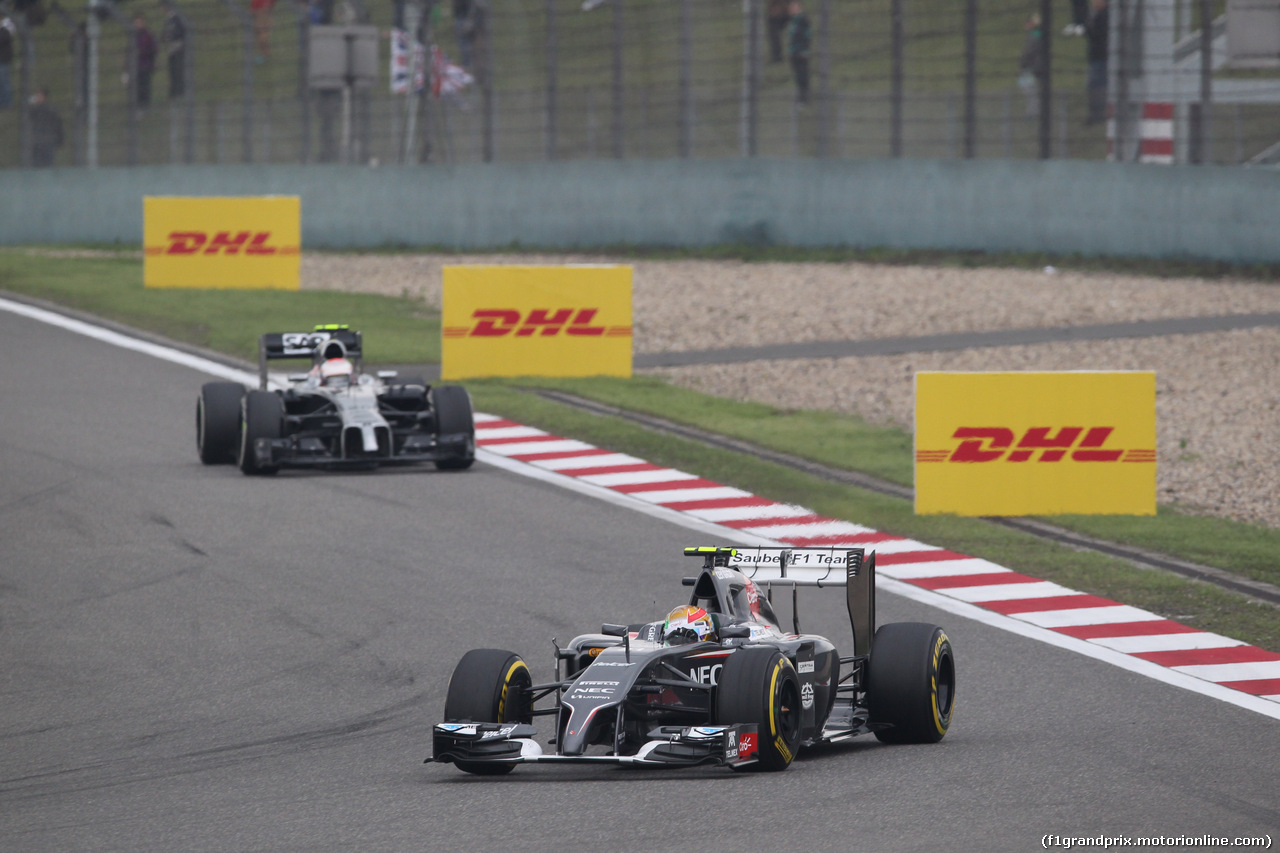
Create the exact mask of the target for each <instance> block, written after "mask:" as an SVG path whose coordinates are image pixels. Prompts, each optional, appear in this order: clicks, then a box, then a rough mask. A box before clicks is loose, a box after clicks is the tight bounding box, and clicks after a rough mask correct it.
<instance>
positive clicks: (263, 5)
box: [249, 0, 276, 65]
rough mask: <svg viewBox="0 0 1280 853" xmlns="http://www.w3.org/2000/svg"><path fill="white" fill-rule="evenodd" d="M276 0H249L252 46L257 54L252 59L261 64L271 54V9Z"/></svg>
mask: <svg viewBox="0 0 1280 853" xmlns="http://www.w3.org/2000/svg"><path fill="white" fill-rule="evenodd" d="M275 5H276V0H249V11H251V12H252V13H253V46H254V50H256V51H257V52H258V55H257V56H255V57H254V58H253V61H254V62H256V63H258V64H259V65H261V64H262V63H264V62H266V61H267V59H268V58H269V57H270V56H271V10H272V8H273V7H274V6H275Z"/></svg>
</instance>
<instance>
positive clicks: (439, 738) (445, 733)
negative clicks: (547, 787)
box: [432, 723, 758, 767]
mask: <svg viewBox="0 0 1280 853" xmlns="http://www.w3.org/2000/svg"><path fill="white" fill-rule="evenodd" d="M756 728H757V727H756V726H754V725H733V726H659V727H657V728H655V729H653V730H652V731H650V732H649V739H648V740H647V741H646V742H645V744H644V745H643V746H641V747H640V750H639V751H638V752H636V754H634V755H586V754H583V755H562V754H559V753H550V754H548V753H545V752H543V750H542V745H541V744H539V743H538V742H537V741H536V740H534V738H535V737H536V736H537V729H535V728H534V727H533V726H531V725H526V724H523V723H507V724H502V723H440V724H439V725H437V726H436V727H435V732H434V736H433V749H432V752H433V753H434V754H433V756H432V760H435V761H443V762H455V761H463V762H493V763H497V764H519V763H535V762H561V763H577V764H587V763H605V764H624V765H626V764H630V765H644V766H650V767H653V766H661V765H669V766H684V767H688V766H692V765H695V764H720V765H727V766H730V767H741V766H746V765H749V764H754V763H755V761H756V757H755V756H756V746H757V743H758V740H757V738H758V733H757V731H756Z"/></svg>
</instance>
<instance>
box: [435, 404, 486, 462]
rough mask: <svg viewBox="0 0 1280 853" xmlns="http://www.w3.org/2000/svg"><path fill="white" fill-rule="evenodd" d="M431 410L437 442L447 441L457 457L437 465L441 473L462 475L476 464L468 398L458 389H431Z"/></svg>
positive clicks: (473, 430) (473, 426) (444, 460)
mask: <svg viewBox="0 0 1280 853" xmlns="http://www.w3.org/2000/svg"><path fill="white" fill-rule="evenodd" d="M431 406H432V408H433V409H434V411H435V420H436V441H437V442H441V443H442V442H443V440H445V439H446V438H447V439H448V441H449V443H450V446H452V447H455V448H456V449H457V453H456V455H454V456H451V457H449V458H447V459H440V460H437V461H436V467H437V468H439V469H440V470H441V471H461V470H463V469H466V468H470V467H471V463H473V462H475V461H476V425H475V418H474V416H473V414H472V409H471V395H470V394H468V393H467V389H466V388H463V387H462V386H461V385H441V386H439V387H437V388H432V389H431Z"/></svg>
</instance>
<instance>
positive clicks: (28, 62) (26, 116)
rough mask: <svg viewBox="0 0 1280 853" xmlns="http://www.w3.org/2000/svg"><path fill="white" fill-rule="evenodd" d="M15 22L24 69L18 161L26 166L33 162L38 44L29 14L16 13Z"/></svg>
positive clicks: (19, 116) (19, 87) (19, 110)
mask: <svg viewBox="0 0 1280 853" xmlns="http://www.w3.org/2000/svg"><path fill="white" fill-rule="evenodd" d="M13 21H14V24H15V25H16V26H17V28H18V49H19V50H20V51H21V52H22V70H21V71H20V72H19V74H18V104H17V106H18V122H19V127H18V139H19V144H20V145H21V146H22V151H21V152H19V157H18V162H19V163H21V164H22V166H23V167H24V168H26V167H30V166H31V165H32V163H31V142H32V130H33V128H32V127H31V77H32V74H31V71H32V69H33V68H34V67H35V63H36V46H35V44H34V43H33V42H32V40H31V27H30V25H29V24H28V23H27V14H26V13H25V12H23V13H22V14H18V15H15V16H14V17H13Z"/></svg>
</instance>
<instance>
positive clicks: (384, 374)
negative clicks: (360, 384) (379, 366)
mask: <svg viewBox="0 0 1280 853" xmlns="http://www.w3.org/2000/svg"><path fill="white" fill-rule="evenodd" d="M378 378H379V379H381V380H382V381H384V382H385V381H386V380H388V379H395V378H396V371H394V370H379V371H378Z"/></svg>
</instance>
